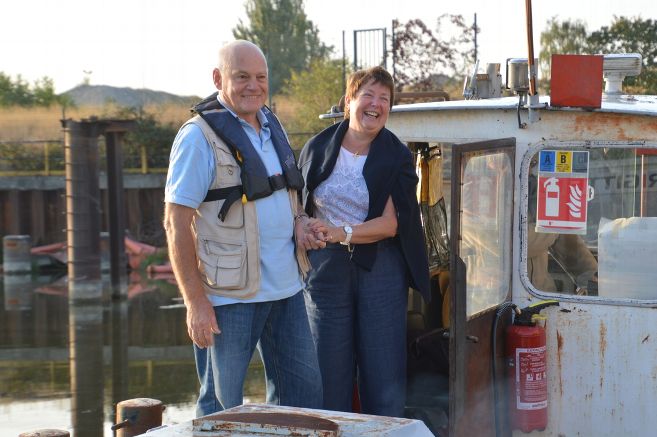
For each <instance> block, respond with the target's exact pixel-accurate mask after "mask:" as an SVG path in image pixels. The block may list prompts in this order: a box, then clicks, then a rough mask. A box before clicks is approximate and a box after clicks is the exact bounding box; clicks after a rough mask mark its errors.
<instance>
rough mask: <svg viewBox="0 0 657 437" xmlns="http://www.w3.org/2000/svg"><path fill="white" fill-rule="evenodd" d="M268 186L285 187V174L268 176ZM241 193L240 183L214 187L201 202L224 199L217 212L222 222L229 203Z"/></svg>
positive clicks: (273, 188) (229, 205)
mask: <svg viewBox="0 0 657 437" xmlns="http://www.w3.org/2000/svg"><path fill="white" fill-rule="evenodd" d="M269 186H270V187H271V189H272V192H274V191H278V190H282V189H283V188H286V187H287V182H286V180H285V176H283V175H282V174H276V175H273V176H269ZM242 194H244V191H243V190H242V185H233V186H231V187H224V188H215V189H212V190H208V194H206V195H205V199H203V202H213V201H215V200H225V201H224V204H223V205H221V209H220V210H219V214H218V217H219V220H221V221H222V222H223V221H225V220H226V214H228V210H229V209H230V207H231V205H232V204H233V203H235V202H236V201H237V200H239V199H240V198H241V197H242Z"/></svg>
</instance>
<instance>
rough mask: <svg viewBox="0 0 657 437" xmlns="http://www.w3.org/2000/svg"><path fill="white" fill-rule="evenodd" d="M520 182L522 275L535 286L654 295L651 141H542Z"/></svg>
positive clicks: (655, 210) (656, 203) (654, 160)
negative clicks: (523, 201) (523, 195)
mask: <svg viewBox="0 0 657 437" xmlns="http://www.w3.org/2000/svg"><path fill="white" fill-rule="evenodd" d="M526 189H527V190H528V197H527V211H526V217H527V228H526V232H525V233H524V237H523V238H525V241H524V243H525V244H524V247H525V248H526V253H525V256H526V261H527V263H526V264H527V271H526V273H527V277H526V279H528V280H529V282H530V283H531V285H532V286H533V287H534V288H535V289H537V290H539V291H541V292H550V293H560V294H568V295H581V296H600V297H608V298H632V299H647V300H653V299H657V287H656V286H655V284H656V283H657V264H656V261H655V260H657V148H647V147H646V148H635V147H629V146H624V145H622V144H614V145H611V144H605V147H590V146H589V147H579V148H577V147H563V145H562V146H561V147H560V146H551V145H546V146H545V147H543V148H542V149H541V150H540V151H538V152H537V153H536V154H535V155H534V156H533V157H532V159H531V161H530V164H529V168H528V174H527V185H526Z"/></svg>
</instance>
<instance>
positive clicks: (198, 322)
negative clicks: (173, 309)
mask: <svg viewBox="0 0 657 437" xmlns="http://www.w3.org/2000/svg"><path fill="white" fill-rule="evenodd" d="M185 305H186V306H187V333H188V334H189V338H191V339H192V341H193V342H194V344H195V345H196V346H198V347H200V348H206V347H209V346H212V345H213V344H214V335H215V334H221V330H219V324H218V323H217V317H216V316H215V313H214V308H213V307H212V304H211V303H210V301H209V300H208V298H207V297H206V296H205V295H201V296H200V297H199V298H198V299H195V300H193V301H189V302H185Z"/></svg>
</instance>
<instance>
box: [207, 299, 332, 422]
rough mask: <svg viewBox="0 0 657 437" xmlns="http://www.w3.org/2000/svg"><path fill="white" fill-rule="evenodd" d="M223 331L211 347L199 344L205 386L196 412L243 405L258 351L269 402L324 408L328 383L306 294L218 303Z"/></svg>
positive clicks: (217, 313)
mask: <svg viewBox="0 0 657 437" xmlns="http://www.w3.org/2000/svg"><path fill="white" fill-rule="evenodd" d="M214 312H215V315H216V317H217V322H218V323H219V328H220V329H221V334H217V335H215V336H214V345H213V346H211V347H210V348H208V349H200V348H198V347H196V346H194V354H195V357H196V370H197V372H198V377H199V381H200V382H201V391H200V395H199V399H198V402H197V406H196V415H197V416H204V415H207V414H211V413H215V412H217V411H221V410H224V409H227V408H231V407H235V406H237V405H242V398H243V385H244V378H245V376H246V371H247V369H248V366H249V362H250V361H251V356H252V355H253V351H254V349H255V348H256V346H257V347H258V350H259V352H260V356H261V357H262V360H263V363H264V366H265V377H266V386H267V403H270V404H275V405H287V406H296V407H305V408H321V406H322V385H321V376H320V373H319V365H318V362H317V354H316V350H315V345H314V343H313V340H312V336H311V334H310V328H309V326H308V317H307V315H306V309H305V307H304V301H303V294H302V293H296V294H295V295H294V296H291V297H289V298H287V299H281V300H278V301H272V302H260V303H246V304H232V305H223V306H216V307H214Z"/></svg>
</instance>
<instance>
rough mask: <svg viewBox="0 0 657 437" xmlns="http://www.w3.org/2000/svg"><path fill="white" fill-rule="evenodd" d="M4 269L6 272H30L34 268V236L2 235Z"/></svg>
mask: <svg viewBox="0 0 657 437" xmlns="http://www.w3.org/2000/svg"><path fill="white" fill-rule="evenodd" d="M2 248H3V254H4V255H3V256H4V259H3V262H2V265H3V269H4V272H5V273H6V274H11V273H29V272H30V271H31V270H32V255H31V254H30V249H32V237H30V236H29V235H5V236H4V237H2Z"/></svg>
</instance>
